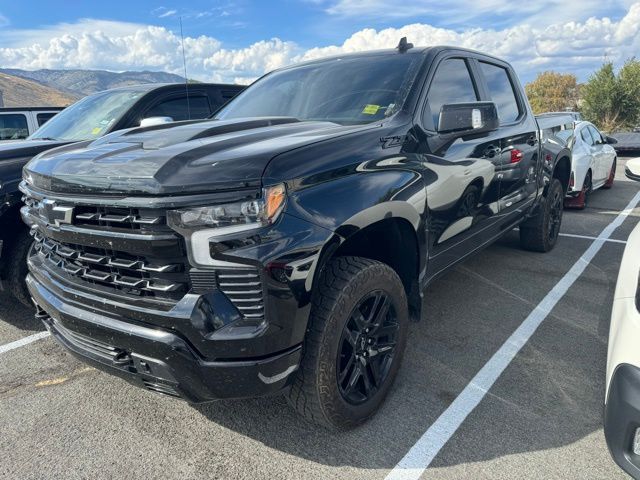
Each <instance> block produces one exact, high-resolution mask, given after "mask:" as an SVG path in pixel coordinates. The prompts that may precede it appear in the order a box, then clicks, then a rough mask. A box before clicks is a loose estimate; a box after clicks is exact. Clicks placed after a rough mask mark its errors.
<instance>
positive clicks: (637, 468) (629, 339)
mask: <svg viewBox="0 0 640 480" xmlns="http://www.w3.org/2000/svg"><path fill="white" fill-rule="evenodd" d="M625 173H626V175H627V177H628V178H630V179H632V180H636V181H640V159H639V158H636V159H633V160H629V161H628V162H627V166H626V170H625ZM639 273H640V223H639V224H638V225H636V227H635V228H634V229H633V231H632V232H631V235H630V236H629V239H628V241H627V246H626V247H625V250H624V255H623V256H622V262H621V263H620V273H619V274H618V283H617V285H616V290H615V295H614V300H613V309H612V311H611V325H610V330H609V353H608V356H607V393H606V398H605V415H604V434H605V437H606V439H607V444H608V446H609V451H610V452H611V455H612V456H613V459H614V460H615V461H616V463H617V464H618V465H620V466H621V467H622V468H623V469H624V470H625V471H626V472H627V473H628V474H629V475H631V476H632V477H633V478H640V349H639V348H638V345H639V344H640V288H639V286H640V284H639V283H638V281H639V280H640V278H639Z"/></svg>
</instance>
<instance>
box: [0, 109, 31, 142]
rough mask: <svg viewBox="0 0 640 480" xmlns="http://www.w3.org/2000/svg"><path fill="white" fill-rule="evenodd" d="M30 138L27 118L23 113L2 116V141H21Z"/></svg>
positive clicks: (0, 131) (0, 129)
mask: <svg viewBox="0 0 640 480" xmlns="http://www.w3.org/2000/svg"><path fill="white" fill-rule="evenodd" d="M28 136H29V126H28V125H27V117H25V116H24V115H23V114H21V113H9V114H6V115H0V140H20V139H23V138H27V137H28Z"/></svg>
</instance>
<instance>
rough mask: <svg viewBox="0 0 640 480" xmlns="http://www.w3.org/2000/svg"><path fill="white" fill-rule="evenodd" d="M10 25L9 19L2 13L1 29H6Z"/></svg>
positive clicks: (0, 15) (0, 16) (0, 17)
mask: <svg viewBox="0 0 640 480" xmlns="http://www.w3.org/2000/svg"><path fill="white" fill-rule="evenodd" d="M9 23H10V22H9V19H8V18H7V17H5V16H4V15H2V14H1V13H0V27H6V26H7V25H9Z"/></svg>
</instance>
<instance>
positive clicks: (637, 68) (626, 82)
mask: <svg viewBox="0 0 640 480" xmlns="http://www.w3.org/2000/svg"><path fill="white" fill-rule="evenodd" d="M618 81H619V82H620V90H621V94H622V102H623V105H622V111H623V117H624V126H625V127H635V126H637V125H640V61H638V60H636V59H635V58H631V59H629V60H627V62H626V63H625V64H624V66H623V67H622V68H621V69H620V73H619V74H618Z"/></svg>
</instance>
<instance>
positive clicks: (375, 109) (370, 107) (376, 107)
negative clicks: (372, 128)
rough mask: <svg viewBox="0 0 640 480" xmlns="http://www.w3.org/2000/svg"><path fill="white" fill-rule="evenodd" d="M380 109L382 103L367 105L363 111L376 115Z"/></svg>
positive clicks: (366, 113)
mask: <svg viewBox="0 0 640 480" xmlns="http://www.w3.org/2000/svg"><path fill="white" fill-rule="evenodd" d="M378 110H380V105H365V106H364V109H363V110H362V113H364V114H365V115H375V114H376V113H378Z"/></svg>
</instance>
